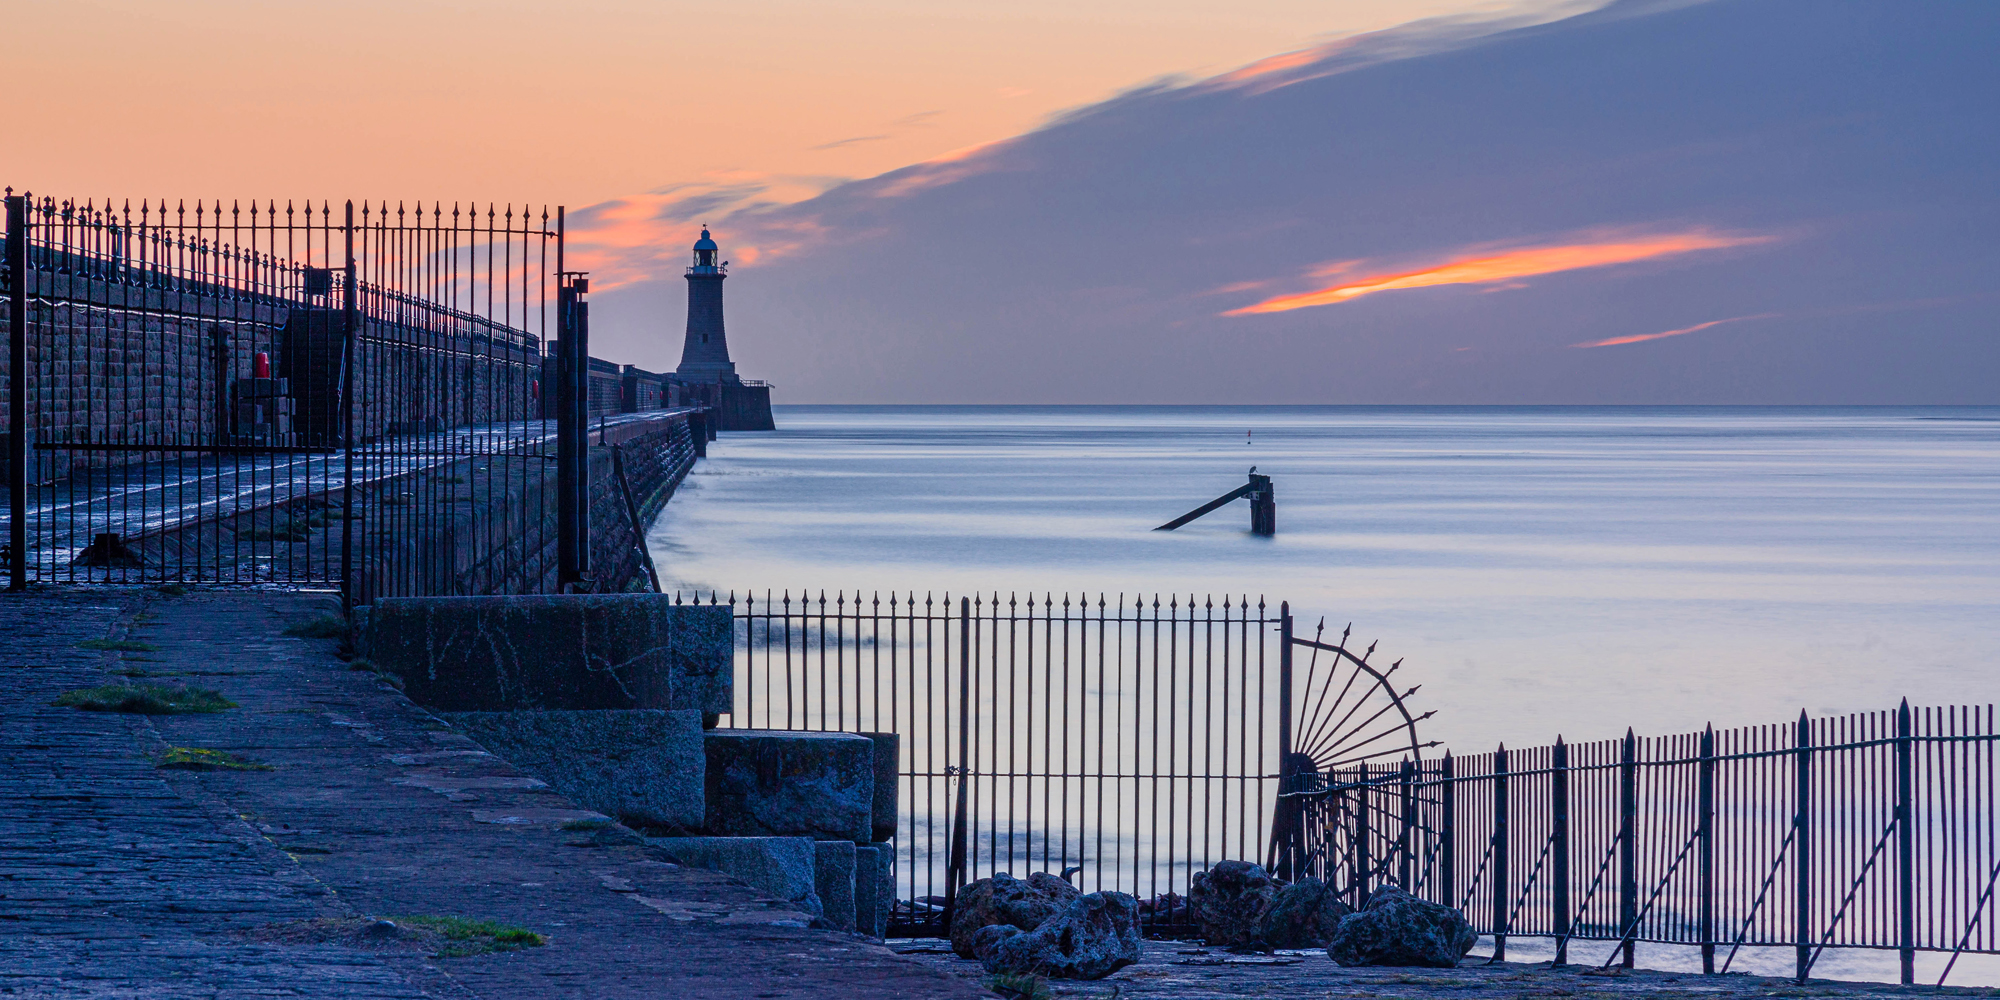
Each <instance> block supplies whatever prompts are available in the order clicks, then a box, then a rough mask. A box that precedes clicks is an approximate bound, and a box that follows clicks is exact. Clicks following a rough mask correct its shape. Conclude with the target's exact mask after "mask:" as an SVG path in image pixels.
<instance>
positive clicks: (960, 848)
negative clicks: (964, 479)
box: [944, 597, 972, 936]
mask: <svg viewBox="0 0 2000 1000" xmlns="http://www.w3.org/2000/svg"><path fill="white" fill-rule="evenodd" d="M971 762H972V601H971V599H970V598H965V597H961V598H959V599H958V799H957V802H956V803H955V804H954V806H953V808H952V817H951V858H950V860H948V861H947V862H946V863H945V873H944V929H945V934H946V935H947V936H948V935H950V933H951V920H952V917H953V916H954V915H955V914H956V913H957V906H958V890H959V889H961V888H963V887H964V885H965V840H966V816H965V812H966V800H967V798H968V794H969V786H970V785H971V784H972V763H971Z"/></svg>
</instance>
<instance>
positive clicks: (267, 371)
mask: <svg viewBox="0 0 2000 1000" xmlns="http://www.w3.org/2000/svg"><path fill="white" fill-rule="evenodd" d="M253 377H254V378H270V377H271V356H270V355H269V354H266V353H264V352H263V351H258V352H257V367H256V371H255V375H254V376H253Z"/></svg>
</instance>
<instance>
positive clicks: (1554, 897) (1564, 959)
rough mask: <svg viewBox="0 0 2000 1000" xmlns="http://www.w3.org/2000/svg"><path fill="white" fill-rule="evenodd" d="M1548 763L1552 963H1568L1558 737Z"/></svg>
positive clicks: (1562, 748) (1564, 780)
mask: <svg viewBox="0 0 2000 1000" xmlns="http://www.w3.org/2000/svg"><path fill="white" fill-rule="evenodd" d="M1549 763H1550V768H1549V811H1550V813H1552V814H1553V823H1554V826H1555V830H1554V840H1555V843H1554V844H1553V845H1552V846H1551V847H1550V848H1549V852H1550V858H1549V860H1550V861H1551V862H1553V863H1554V866H1555V870H1554V871H1553V872H1551V873H1550V880H1549V890H1550V891H1549V907H1550V909H1552V910H1553V911H1554V913H1553V914H1551V915H1552V916H1553V917H1554V918H1555V919H1554V920H1552V921H1550V923H1551V925H1552V926H1553V927H1554V928H1555V932H1556V960H1555V964H1556V965H1558V966H1562V965H1568V964H1569V745H1568V744H1566V743H1564V742H1563V739H1562V737H1561V736H1558V737H1556V745H1555V747H1554V748H1553V749H1552V750H1551V752H1550V762H1549Z"/></svg>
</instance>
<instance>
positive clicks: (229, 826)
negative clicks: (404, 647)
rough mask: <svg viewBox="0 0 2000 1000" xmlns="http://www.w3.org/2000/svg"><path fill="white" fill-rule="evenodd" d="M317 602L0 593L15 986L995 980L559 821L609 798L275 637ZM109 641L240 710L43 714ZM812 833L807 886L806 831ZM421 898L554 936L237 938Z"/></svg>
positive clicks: (4, 959)
mask: <svg viewBox="0 0 2000 1000" xmlns="http://www.w3.org/2000/svg"><path fill="white" fill-rule="evenodd" d="M325 604H326V601H325V598H324V597H323V596H321V597H312V596H308V595H294V594H282V593H271V592H251V591H231V592H202V591H197V592H196V593H194V594H191V595H189V596H186V597H178V598H172V599H168V598H163V597H158V596H154V595H152V594H150V593H149V592H146V591H140V590H137V589H131V590H115V591H114V590H98V591H87V592H86V591H76V590H59V591H44V592H30V593H29V594H27V595H6V596H0V927H4V928H6V933H4V934H0V995H19V996H32V997H91V998H99V997H102V998H114V997H115V998H140V997H144V998H147V1000H151V998H158V997H165V998H182V997H190V998H192V997H201V998H220V997H230V998H235V997H253V996H310V997H341V998H361V1000H378V998H380V1000H388V998H394V1000H406V998H408V1000H414V998H418V997H432V998H451V1000H472V998H479V1000H514V998H521V1000H528V998H535V1000H543V998H552V1000H571V998H574V1000H583V998H586V997H587V998H591V1000H625V998H632V1000H638V998H646V1000H652V998H657V997H690V998H717V1000H724V998H744V1000H748V998H753V997H756V998H767V997H786V998H813V1000H824V998H827V997H843V998H845V997H856V998H868V1000H874V998H881V1000H891V998H894V1000H903V998H909V1000H916V998H929V997H977V996H982V995H985V994H984V992H983V990H982V989H981V988H980V987H978V986H977V985H976V984H971V983H965V982H960V981H957V980H955V979H953V978H951V977H950V976H948V975H945V974H942V973H940V972H937V971H934V970H930V969H927V968H924V967H921V966H917V965H915V964H913V963H911V962H910V961H909V960H907V959H902V958H898V957H895V956H893V955H891V954H890V953H889V952H888V951H887V950H886V949H884V948H882V947H881V946H879V945H870V944H867V943H865V942H862V941H860V940H859V939H857V938H855V937H854V936H853V935H846V934H840V933H837V932H834V931H830V930H815V929H811V928H808V927H805V926H803V924H805V923H806V922H807V920H806V918H807V916H808V915H806V914H803V913H801V912H799V911H798V910H797V908H796V907H793V906H792V905H791V904H790V903H789V902H788V901H786V900H779V899H774V898H772V897H771V896H770V895H768V894H766V893H764V892H761V891H759V890H757V889H754V888H751V887H749V886H747V885H745V884H743V882H742V881H741V880H738V879H733V878H730V877H728V876H726V875H722V874H719V873H715V872H710V871H704V870H700V869H697V868H692V867H689V866H686V865H681V864H677V863H673V862H671V861H669V860H666V859H665V858H662V857H659V856H656V854H655V853H654V852H650V851H649V849H648V847H647V846H646V845H645V844H644V843H643V842H636V843H635V842H633V841H636V840H637V838H631V837H629V834H628V835H627V837H628V838H629V839H623V838H619V837H605V836H603V834H605V833H606V831H605V830H591V831H578V830H565V829H564V828H563V821H564V819H565V818H572V817H576V816H579V815H591V813H590V811H589V810H585V809H582V808H581V807H580V806H579V805H578V804H577V803H575V802H573V801H571V800H570V799H568V798H565V797H564V796H563V795H562V794H560V793H559V791H557V790H556V789H553V788H551V787H548V785H547V784H546V783H544V782H541V781H537V780H535V779H534V778H533V777H531V776H529V775H527V774H524V773H522V772H521V771H520V770H519V769H518V768H516V767H514V766H513V765H511V764H510V763H508V762H507V761H506V760H504V759H502V758H500V757H496V756H494V755H493V754H491V753H488V752H486V751H485V750H484V749H482V748H481V747H480V746H479V745H478V744H477V743H475V742H473V741H472V740H470V739H468V738H466V737H465V736H464V735H463V734H461V733H458V732H454V731H452V730H450V729H449V728H448V727H446V726H444V725H443V724H442V723H441V722H440V721H439V720H438V719H437V718H436V717H434V716H432V715H431V714H429V713H428V712H426V711H424V710H423V709H421V708H418V707H417V706H415V705H413V704H411V703H410V701H409V700H408V699H406V698H404V697H403V696H402V695H401V694H399V693H397V692H396V691H395V690H394V689H393V688H391V687H390V686H388V685H387V684H385V683H383V682H381V681H379V680H378V679H377V678H376V677H375V675H374V674H372V673H368V672H360V671H353V670H349V669H348V667H347V665H346V664H345V663H343V662H341V661H339V660H337V659H336V658H335V657H334V656H333V655H332V654H333V651H334V646H335V643H334V641H332V640H302V639H292V638H285V637H282V636H280V634H279V633H280V631H281V630H282V629H283V628H284V626H285V625H287V624H289V623H292V622H296V621H299V620H303V619H306V618H310V617H312V616H313V615H315V614H318V613H320V612H321V611H322V610H323V609H324V607H325ZM103 638H130V639H140V640H143V641H146V642H150V643H153V644H155V645H158V646H159V647H161V648H160V650H159V651H157V652H153V653H147V654H145V658H146V660H147V662H145V663H144V668H145V669H146V670H148V671H149V672H154V673H157V674H160V675H163V676H162V677H161V679H162V680H165V681H167V682H172V681H173V680H174V679H175V678H176V677H183V676H191V675H192V672H194V671H199V672H200V673H201V676H200V678H199V682H200V683H201V684H203V685H205V686H214V687H218V688H220V689H221V690H222V691H223V692H224V693H225V694H226V695H228V696H229V697H230V698H231V699H232V700H234V701H236V702H238V703H239V704H240V705H241V706H242V707H241V708H239V709H236V710H232V711H229V712H224V713H220V714H216V715H202V716H157V717H141V716H127V715H118V714H111V713H88V712H78V711H75V710H71V709H58V708H54V707H52V706H50V705H49V702H50V700H52V699H53V698H54V696H55V695H56V694H57V693H60V692H61V691H64V690H68V689H71V688H77V687H87V686H93V685H97V684H103V683H107V682H109V681H112V680H117V679H121V678H119V677H118V676H117V675H114V674H113V673H112V672H111V671H112V670H113V669H123V668H124V666H125V660H124V659H122V658H121V657H119V656H118V655H117V654H114V653H101V652H94V651H84V650H79V649H78V648H77V647H76V643H78V642H81V641H83V640H85V639H103ZM168 745H178V746H194V747H204V748H210V749H217V750H224V751H227V752H230V753H235V754H238V755H240V756H246V757H251V758H253V759H256V760H260V761H263V762H265V763H268V764H270V765H272V766H273V767H275V768H276V770H273V771H255V772H235V771H218V772H189V771H166V770H160V769H158V768H156V767H155V766H154V765H153V758H154V756H155V755H157V754H158V753H159V752H161V751H162V750H163V749H164V748H165V747H166V746H168ZM482 817H483V818H482ZM611 832H613V833H617V832H621V831H618V830H616V828H613V829H612V830H611ZM799 844H800V848H801V851H802V852H803V859H804V862H805V863H804V864H803V865H802V868H803V870H804V871H805V872H806V884H807V885H808V886H809V885H810V877H811V876H810V872H811V865H810V859H811V847H810V844H809V842H806V841H800V842H799ZM423 914H433V915H455V916H466V917H474V918H479V919H489V920H495V921H499V922H502V923H507V924H513V925H516V926H521V927H525V928H529V929H531V930H535V931H538V932H540V933H543V934H545V935H547V936H548V942H549V943H548V945H547V946H545V947H541V948H530V949H525V950H522V951H517V952H512V953H508V954H505V955H492V956H480V957H471V958H454V959H435V958H429V957H426V956H424V955H422V954H418V953H414V952H403V951H393V950H392V951H371V950H367V949H361V948H356V947H349V946H345V945H336V944H288V943H272V942H271V941H268V940H261V939H260V940H253V939H252V938H250V937H248V936H246V935H249V934H251V933H252V932H255V933H256V934H259V935H263V934H267V933H269V932H270V929H271V928H272V927H273V926H274V925H277V926H280V927H289V926H294V925H295V924H296V922H298V921H312V920H320V919H332V918H338V919H342V920H351V919H357V918H360V917H366V916H383V915H386V916H400V915H423ZM9 991H11V993H10V992H9Z"/></svg>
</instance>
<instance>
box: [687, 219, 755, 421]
mask: <svg viewBox="0 0 2000 1000" xmlns="http://www.w3.org/2000/svg"><path fill="white" fill-rule="evenodd" d="M717 252H718V251H717V248H716V245H715V240H714V239H712V238H710V237H709V235H708V227H706V226H703V227H702V230H701V239H698V240H696V241H695V242H694V264H693V266H691V267H689V268H688V269H687V283H688V323H687V342H686V343H685V344H684V345H683V346H682V347H681V366H680V367H679V368H676V369H674V374H675V375H676V376H678V377H679V379H680V380H681V381H683V382H708V383H715V382H722V383H727V384H732V385H733V384H736V383H740V382H742V381H743V380H742V379H741V378H739V377H737V375H736V364H735V362H732V361H730V360H729V340H728V337H727V336H726V335H725V334H724V333H723V330H722V281H723V279H724V278H727V277H729V271H728V265H729V262H728V261H721V262H719V263H718V262H717V260H716V254H717Z"/></svg>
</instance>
